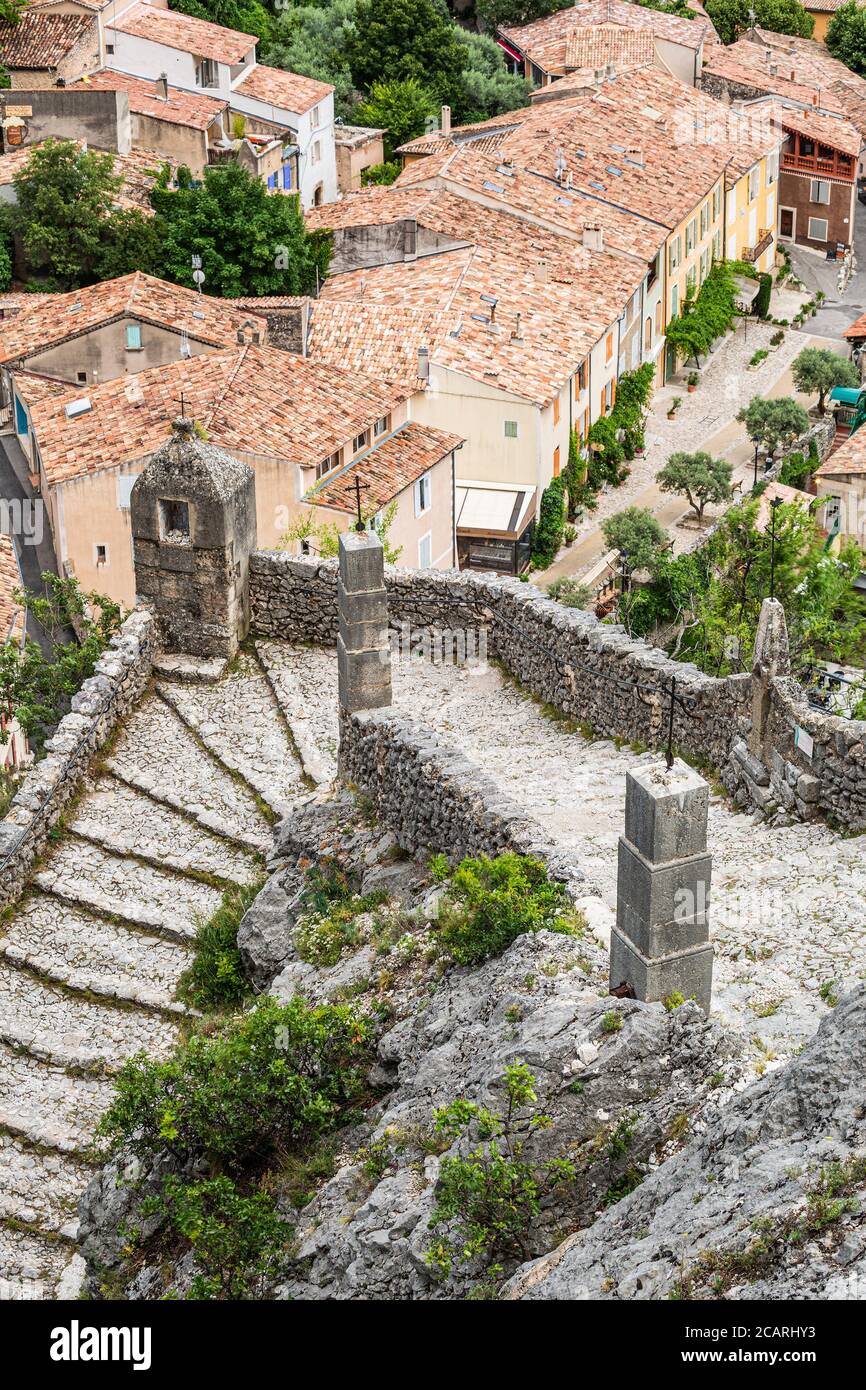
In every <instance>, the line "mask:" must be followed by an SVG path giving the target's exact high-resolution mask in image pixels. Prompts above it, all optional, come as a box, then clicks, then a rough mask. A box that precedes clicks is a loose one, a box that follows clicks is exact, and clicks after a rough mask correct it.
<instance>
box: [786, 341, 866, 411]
mask: <svg viewBox="0 0 866 1390" xmlns="http://www.w3.org/2000/svg"><path fill="white" fill-rule="evenodd" d="M791 369H792V371H793V374H794V385H795V387H796V388H797V390H798V391H802V392H803V393H804V394H811V393H812V392H817V395H818V411H819V413H820V414H821V415H823V414H824V401H825V397H826V395H827V392H828V391H832V390H833V387H834V386H852V387H856V386H859V385H860V373H859V372H858V370H857V368H856V367H855V366H854V363H853V362H851V361H849V359H848V358H847V357H842V356H841V355H840V354H839V353H838V352H833V351H832V349H831V348H804V349H803V351H802V352H801V353H800V354H799V355H798V356H797V357H795V358H794V361H793V363H792V368H791Z"/></svg>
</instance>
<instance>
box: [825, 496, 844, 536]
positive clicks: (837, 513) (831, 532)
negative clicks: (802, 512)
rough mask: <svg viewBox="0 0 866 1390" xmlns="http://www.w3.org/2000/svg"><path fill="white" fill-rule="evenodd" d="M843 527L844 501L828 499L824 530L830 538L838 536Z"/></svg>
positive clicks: (834, 498)
mask: <svg viewBox="0 0 866 1390" xmlns="http://www.w3.org/2000/svg"><path fill="white" fill-rule="evenodd" d="M841 527H842V499H841V497H828V498H827V501H826V503H825V506H824V530H825V531H826V532H827V535H828V536H838V534H839V531H840V530H841Z"/></svg>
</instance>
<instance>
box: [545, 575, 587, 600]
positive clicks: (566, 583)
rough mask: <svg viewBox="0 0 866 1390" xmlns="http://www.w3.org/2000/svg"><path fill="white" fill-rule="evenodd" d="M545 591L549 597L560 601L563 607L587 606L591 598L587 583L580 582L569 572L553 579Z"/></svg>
mask: <svg viewBox="0 0 866 1390" xmlns="http://www.w3.org/2000/svg"><path fill="white" fill-rule="evenodd" d="M547 593H548V596H549V597H550V598H555V599H556V601H557V603H561V604H562V606H563V608H587V607H588V606H589V603H590V600H591V599H592V589H591V588H590V587H589V585H588V584H581V583H580V581H579V580H577V579H573V578H572V577H571V575H569V574H563V575H562V576H561V577H560V578H559V579H554V581H553V583H552V584H551V585H550V587H549V588H548V590H547Z"/></svg>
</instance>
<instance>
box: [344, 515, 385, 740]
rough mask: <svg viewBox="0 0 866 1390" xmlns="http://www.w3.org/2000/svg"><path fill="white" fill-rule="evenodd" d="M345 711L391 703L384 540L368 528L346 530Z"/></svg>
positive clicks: (376, 707)
mask: <svg viewBox="0 0 866 1390" xmlns="http://www.w3.org/2000/svg"><path fill="white" fill-rule="evenodd" d="M337 605H338V610H339V620H340V621H339V630H338V633H337V678H338V690H339V701H340V715H341V716H343V715H344V714H354V713H355V712H356V711H357V710H363V709H381V708H382V707H383V706H387V705H390V703H391V648H390V645H389V642H388V599H387V596H386V593H385V562H384V555H383V551H382V542H381V541H380V540H379V537H378V536H374V535H371V534H370V533H369V532H368V531H363V532H361V531H346V532H345V533H344V534H343V535H341V536H340V572H339V578H338V581H337Z"/></svg>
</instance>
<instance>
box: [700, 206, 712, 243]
mask: <svg viewBox="0 0 866 1390" xmlns="http://www.w3.org/2000/svg"><path fill="white" fill-rule="evenodd" d="M709 225H710V217H709V208H708V207H707V204H706V203H704V205H703V207H702V208H701V241H703V239H704V237H705V236H706V234H707V227H708V226H709Z"/></svg>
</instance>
